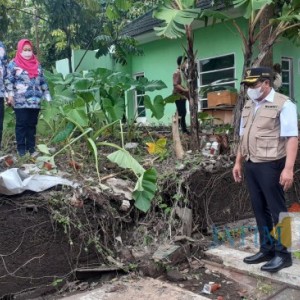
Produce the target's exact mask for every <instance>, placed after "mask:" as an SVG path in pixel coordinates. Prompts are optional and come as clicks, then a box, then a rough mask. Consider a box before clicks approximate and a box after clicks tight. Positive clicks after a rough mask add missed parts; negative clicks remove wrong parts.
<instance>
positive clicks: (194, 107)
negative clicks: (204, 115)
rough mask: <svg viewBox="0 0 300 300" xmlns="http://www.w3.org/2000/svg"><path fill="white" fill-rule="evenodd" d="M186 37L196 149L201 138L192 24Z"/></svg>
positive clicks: (193, 135) (192, 137)
mask: <svg viewBox="0 0 300 300" xmlns="http://www.w3.org/2000/svg"><path fill="white" fill-rule="evenodd" d="M186 37H187V43H188V45H187V46H188V48H187V50H186V52H187V57H188V89H189V106H190V114H191V150H193V151H196V150H199V148H200V140H199V121H198V90H197V65H196V62H195V53H194V37H193V33H192V28H191V26H186Z"/></svg>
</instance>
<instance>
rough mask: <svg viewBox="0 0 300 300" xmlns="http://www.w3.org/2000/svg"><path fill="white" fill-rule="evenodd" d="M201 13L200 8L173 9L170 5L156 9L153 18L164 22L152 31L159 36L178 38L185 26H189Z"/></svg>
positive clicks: (182, 33) (183, 31)
mask: <svg viewBox="0 0 300 300" xmlns="http://www.w3.org/2000/svg"><path fill="white" fill-rule="evenodd" d="M200 13H201V9H200V8H190V9H188V8H185V9H181V10H180V9H175V8H173V7H172V6H170V5H163V6H160V7H158V8H157V9H156V10H155V11H154V12H153V16H154V17H155V18H157V19H159V20H162V21H164V24H163V25H162V26H161V27H155V28H154V30H155V31H156V33H157V34H158V35H160V36H162V35H163V36H166V37H168V38H171V39H172V38H178V37H182V36H183V35H184V34H185V26H189V25H191V24H192V22H193V21H194V20H195V19H197V18H199V16H200Z"/></svg>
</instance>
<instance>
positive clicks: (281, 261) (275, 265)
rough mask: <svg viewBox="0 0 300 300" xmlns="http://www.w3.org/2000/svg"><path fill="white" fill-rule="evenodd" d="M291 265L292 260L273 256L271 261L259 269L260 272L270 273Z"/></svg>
mask: <svg viewBox="0 0 300 300" xmlns="http://www.w3.org/2000/svg"><path fill="white" fill-rule="evenodd" d="M292 264H293V262H292V259H291V258H290V257H287V258H284V257H280V256H275V257H274V258H273V259H271V260H270V261H269V262H267V263H266V264H264V265H263V266H262V267H261V270H262V271H267V272H270V273H275V272H278V271H279V270H281V269H283V268H288V267H290V266H291V265H292Z"/></svg>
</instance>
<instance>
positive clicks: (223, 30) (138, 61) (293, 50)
mask: <svg viewBox="0 0 300 300" xmlns="http://www.w3.org/2000/svg"><path fill="white" fill-rule="evenodd" d="M238 22H239V24H240V26H242V27H243V28H244V29H245V30H246V27H247V22H246V20H244V19H239V20H238ZM185 46H186V40H185V39H184V38H181V39H166V38H157V39H156V40H154V41H151V42H148V43H145V44H141V45H140V48H141V49H142V50H143V52H144V54H143V55H142V56H132V57H129V58H128V64H127V65H126V66H120V65H119V64H115V63H114V61H113V60H112V58H111V56H110V55H108V56H106V57H101V58H100V59H96V58H95V52H94V51H88V52H87V54H86V56H85V58H84V60H83V61H82V63H81V65H80V66H79V68H78V70H77V71H82V70H90V69H94V68H98V67H103V68H108V69H112V70H116V71H124V72H126V73H128V74H131V75H132V76H134V75H135V74H138V73H144V76H145V77H147V78H148V79H149V80H162V81H163V82H164V83H165V84H166V85H167V88H166V89H163V90H160V91H155V92H152V93H149V96H150V98H151V99H152V100H153V99H154V97H155V96H156V95H162V96H164V97H166V96H169V95H170V94H171V93H172V88H173V83H172V75H173V72H174V71H175V70H176V68H177V64H176V59H177V57H178V56H179V55H183V54H184V50H183V47H185ZM194 49H195V51H196V58H197V59H198V60H202V59H206V58H212V57H217V56H222V55H226V54H234V56H235V78H236V79H237V80H236V82H235V87H236V88H237V89H238V90H239V87H240V80H241V76H242V68H243V62H244V58H243V51H242V42H241V38H240V36H239V34H238V33H237V31H236V29H235V28H234V26H233V25H232V23H230V22H223V23H219V24H216V25H214V26H209V27H202V28H199V29H196V30H194ZM84 52H85V51H84V50H75V51H73V68H74V67H76V66H77V64H78V63H79V61H80V59H81V57H82V55H83V54H84ZM254 53H258V49H257V47H256V48H254ZM282 57H290V58H293V80H294V82H293V86H294V97H295V99H296V100H297V99H300V85H298V84H297V83H298V82H299V79H300V78H299V76H300V75H299V60H300V53H299V48H297V47H296V46H295V45H293V44H292V43H291V42H290V41H288V40H286V39H283V38H282V39H280V41H279V42H277V43H276V44H275V46H274V47H273V61H274V63H276V62H279V63H280V62H281V58H282ZM57 68H58V71H59V72H62V73H63V74H66V73H67V72H68V70H67V62H66V61H65V60H63V61H59V62H57ZM126 103H127V116H128V118H129V119H132V118H133V116H134V113H135V99H134V93H133V92H131V93H127V95H126ZM298 105H299V104H298ZM175 111H176V109H175V104H167V106H166V108H165V114H164V117H163V118H162V119H161V120H159V121H158V120H156V119H153V118H151V111H149V110H146V117H147V122H148V123H164V124H170V123H171V118H172V115H173V114H174V113H175ZM187 121H189V115H188V116H187Z"/></svg>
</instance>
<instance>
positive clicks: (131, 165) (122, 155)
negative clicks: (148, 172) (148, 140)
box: [107, 150, 145, 175]
mask: <svg viewBox="0 0 300 300" xmlns="http://www.w3.org/2000/svg"><path fill="white" fill-rule="evenodd" d="M107 158H108V159H109V160H110V161H112V162H114V163H116V164H117V165H118V166H120V167H121V168H124V169H131V170H132V171H133V172H134V173H135V174H136V175H141V174H143V173H144V172H145V169H144V168H143V167H142V166H141V165H140V164H139V162H138V161H137V160H136V159H135V158H134V157H132V155H131V154H130V153H129V152H128V151H126V150H118V151H115V152H113V153H111V154H109V155H108V156H107Z"/></svg>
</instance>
